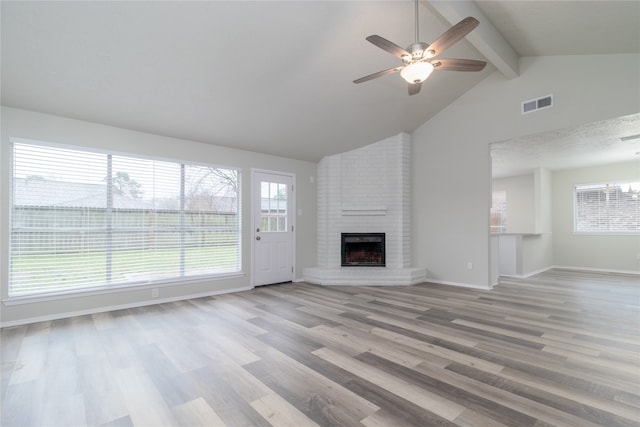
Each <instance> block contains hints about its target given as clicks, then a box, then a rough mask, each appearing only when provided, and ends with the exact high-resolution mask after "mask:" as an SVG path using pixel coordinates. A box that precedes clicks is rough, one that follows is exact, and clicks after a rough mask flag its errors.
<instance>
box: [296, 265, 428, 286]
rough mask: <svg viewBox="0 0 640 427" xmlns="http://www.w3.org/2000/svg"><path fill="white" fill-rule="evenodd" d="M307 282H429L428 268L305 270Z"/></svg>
mask: <svg viewBox="0 0 640 427" xmlns="http://www.w3.org/2000/svg"><path fill="white" fill-rule="evenodd" d="M302 275H303V278H304V281H305V282H309V283H314V284H316V285H325V286H410V285H417V284H418V283H423V282H426V281H427V269H426V268H387V267H342V268H321V267H310V268H305V269H304V270H303V272H302Z"/></svg>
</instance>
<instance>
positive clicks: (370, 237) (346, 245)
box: [341, 233, 385, 267]
mask: <svg viewBox="0 0 640 427" xmlns="http://www.w3.org/2000/svg"><path fill="white" fill-rule="evenodd" d="M384 236H385V235H384V233H342V239H341V241H342V244H341V247H342V249H341V252H342V266H343V267H384V266H385V238H384Z"/></svg>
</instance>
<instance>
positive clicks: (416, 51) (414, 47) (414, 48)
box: [402, 42, 432, 64]
mask: <svg viewBox="0 0 640 427" xmlns="http://www.w3.org/2000/svg"><path fill="white" fill-rule="evenodd" d="M428 49H429V45H428V44H427V43H423V42H417V43H413V44H411V45H409V47H407V49H406V51H407V52H408V53H409V54H410V55H411V56H407V55H403V56H402V61H403V62H404V63H405V64H410V63H411V62H413V61H420V60H421V59H423V58H430V57H431V56H432V55H429V52H431V51H429V50H428Z"/></svg>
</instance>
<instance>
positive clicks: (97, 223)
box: [9, 140, 240, 296]
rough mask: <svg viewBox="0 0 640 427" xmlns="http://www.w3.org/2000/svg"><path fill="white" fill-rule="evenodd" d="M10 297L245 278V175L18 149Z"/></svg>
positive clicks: (34, 147)
mask: <svg viewBox="0 0 640 427" xmlns="http://www.w3.org/2000/svg"><path fill="white" fill-rule="evenodd" d="M12 154H13V162H12V182H11V188H12V191H11V196H12V197H11V220H10V222H11V225H10V227H11V241H10V251H9V257H10V259H9V265H10V274H9V276H10V277H9V295H10V296H20V295H29V294H46V293H57V292H67V291H74V290H79V289H87V288H105V287H114V286H127V285H139V284H145V283H158V282H162V281H175V280H180V279H184V278H194V277H197V276H211V275H217V274H227V273H233V272H238V271H239V270H240V218H239V200H240V199H239V173H238V170H235V169H224V168H218V167H213V166H206V165H196V164H184V163H179V162H170V161H158V160H150V159H144V158H137V157H132V156H122V155H117V154H115V153H114V154H109V153H97V152H92V151H84V150H79V149H75V148H74V149H70V148H61V147H57V146H51V145H39V144H35V143H31V142H24V141H18V140H13V141H12Z"/></svg>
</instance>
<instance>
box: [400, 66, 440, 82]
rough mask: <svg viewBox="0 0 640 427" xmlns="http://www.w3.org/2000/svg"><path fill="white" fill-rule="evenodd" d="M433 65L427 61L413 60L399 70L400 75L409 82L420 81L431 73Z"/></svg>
mask: <svg viewBox="0 0 640 427" xmlns="http://www.w3.org/2000/svg"><path fill="white" fill-rule="evenodd" d="M432 71H433V65H431V63H429V62H414V63H412V64H409V65H407V66H406V67H404V68H403V69H402V70H400V75H401V76H402V78H403V79H405V80H406V81H407V83H410V84H416V83H422V82H423V81H425V80H426V79H427V77H429V75H431V72H432Z"/></svg>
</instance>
